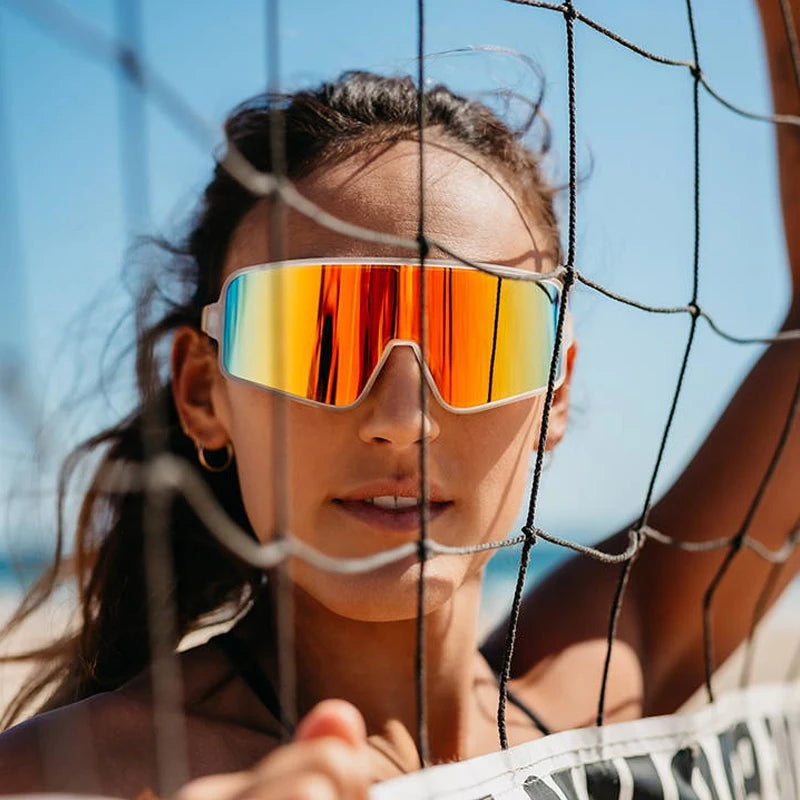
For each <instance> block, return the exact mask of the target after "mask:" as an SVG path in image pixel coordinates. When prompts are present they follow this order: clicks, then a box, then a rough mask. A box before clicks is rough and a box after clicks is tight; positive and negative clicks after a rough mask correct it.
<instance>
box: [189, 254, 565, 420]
mask: <svg viewBox="0 0 800 800" xmlns="http://www.w3.org/2000/svg"><path fill="white" fill-rule="evenodd" d="M420 263H421V262H420V260H419V259H418V258H417V259H414V258H407V259H397V258H371V257H367V256H361V257H358V258H301V259H290V260H285V261H274V262H269V263H265V264H253V265H252V266H248V267H242V268H241V269H237V270H235V271H234V272H232V273H231V274H230V275H228V277H227V278H226V279H225V282H224V283H223V284H222V288H221V289H220V293H219V299H218V300H217V301H216V302H214V303H209V304H208V305H206V306H203V309H202V312H201V317H200V330H201V331H202V332H203V333H205V334H206V335H207V336H208V337H209V338H210V339H213V340H214V341H216V342H217V344H218V347H217V361H218V364H219V370H220V372H221V373H222V374H223V375H224V376H225V377H226V378H227V379H228V380H231V381H235V382H238V383H244V384H246V385H247V386H254V387H256V388H258V389H261V390H262V391H265V392H272V393H274V394H277V395H280V396H281V397H286V398H288V399H290V400H295V401H297V402H298V403H303V404H305V405H309V406H313V407H314V408H325V409H329V410H331V411H349V410H350V409H353V408H356V407H357V406H358V405H360V404H361V403H362V402H363V401H364V399H365V398H366V397H367V396H368V395H369V392H370V390H371V389H372V386H373V385H374V383H375V381H376V380H377V379H378V375H380V372H381V369H382V368H383V365H384V364H385V363H386V361H387V360H388V358H389V355H390V353H391V351H392V350H393V349H394V348H395V347H400V346H402V347H410V348H411V350H412V351H413V352H414V355H415V356H416V359H417V363H418V364H419V366H420V372H421V373H422V375H423V376H424V378H425V381H426V383H427V384H428V388H429V389H430V391H431V394H432V395H433V396H434V397H435V398H436V401H437V403H439V405H440V406H442V408H444V409H445V410H446V411H449V412H451V413H453V414H474V413H476V412H478V411H486V410H488V409H490V408H497V407H499V406H504V405H507V404H508V403H516V402H518V401H520V400H526V399H528V398H531V397H537V396H538V395H542V394H545V393H546V391H547V386H543V387H541V388H539V389H534V390H532V391H530V392H525V393H524V394H519V395H514V396H513V397H504V398H503V399H501V400H492V401H491V402H488V403H481V404H480V405H477V406H469V407H468V408H460V407H457V406H452V405H450V404H449V403H446V402H445V401H444V399H443V398H442V396H441V394H440V393H439V389H438V387H437V386H436V381H435V380H434V378H433V375H432V374H431V371H430V369H429V367H428V365H427V364H426V363H425V360H424V359H423V357H422V348H421V347H420V345H419V343H418V342H415V341H414V340H412V339H391V340H389V341H388V342H387V343H386V346H385V347H384V349H383V353H382V354H381V357H380V359H379V360H378V362H377V363H376V364H375V367H374V368H373V370H372V372H371V373H370V376H369V378H368V380H367V382H366V383H365V384H364V388H363V389H362V390H361V392H360V393H359V395H358V397H357V398H356V399H355V400H354V401H353V402H352V403H348V404H346V405H332V404H330V403H323V402H321V401H319V400H310V399H309V398H307V397H301V396H300V395H296V394H292V393H291V392H285V391H283V390H282V389H274V388H272V387H270V386H264V385H263V384H262V383H257V382H256V381H251V380H248V379H247V378H241V377H239V376H238V375H234V374H232V373H231V372H229V371H228V369H227V368H226V367H225V364H224V360H223V345H222V326H223V320H224V319H225V298H226V295H227V291H228V287H229V286H230V284H231V283H232V282H233V281H234V280H236V278H238V277H239V276H241V275H243V274H245V273H247V272H262V271H265V270H268V269H278V268H287V267H299V266H309V265H316V266H335V265H337V264H342V265H347V264H361V265H375V266H395V267H397V266H409V267H414V266H416V267H418V266H420ZM424 264H425V265H426V266H432V267H450V268H455V269H467V270H472V271H476V272H487V273H490V274H492V275H496V276H497V277H500V278H510V279H511V280H523V281H530V282H533V283H545V284H548V285H550V286H554V287H555V288H556V289H557V290H558V300H557V301H556V302H559V303H560V302H561V301H562V300H563V297H564V289H563V287H564V284H563V281H562V280H561V279H560V275H561V274H562V271H561V270H560V269H559V270H555V271H554V272H552V273H540V272H530V271H527V270H522V269H517V268H514V267H506V266H500V265H497V264H484V263H478V265H477V266H471V265H469V264H461V263H459V262H457V261H447V260H443V259H427V258H426V259H425V261H424ZM529 276H530V277H529ZM564 333H565V335H564V338H563V340H562V352H561V353H560V354H559V357H560V359H561V369H560V374H559V375H558V377H557V378H556V381H555V385H554V389H557V388H559V387H560V386H561V384H563V383H564V380H565V379H566V374H567V367H566V358H565V357H564V356H565V354H566V351H567V350H568V349H569V346H570V344H571V343H572V338H573V337H572V320H571V315H570V313H569V311H567V318H566V319H565V332H564Z"/></svg>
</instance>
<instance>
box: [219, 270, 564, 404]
mask: <svg viewBox="0 0 800 800" xmlns="http://www.w3.org/2000/svg"><path fill="white" fill-rule="evenodd" d="M422 274H423V270H422V269H421V268H420V267H419V265H399V264H393V265H385V264H379V265H372V264H297V265H284V266H278V267H264V268H257V269H252V270H246V271H243V272H241V273H240V274H238V275H236V276H235V277H234V278H233V280H232V281H231V282H230V283H229V284H228V287H227V290H226V293H225V298H224V305H225V308H224V327H223V337H222V363H223V366H224V368H225V369H226V371H227V372H228V373H229V374H231V375H233V376H235V377H238V378H242V379H244V380H247V381H250V382H252V383H256V384H258V385H260V386H264V387H266V388H270V389H276V390H278V391H281V392H285V393H287V394H290V395H294V396H295V397H298V398H304V399H307V400H314V401H316V402H319V403H324V404H326V405H333V406H344V405H350V404H351V403H353V402H355V401H356V400H357V399H358V398H359V396H360V395H361V393H362V392H363V390H364V388H365V387H366V385H367V383H368V381H369V380H370V377H371V376H372V374H373V372H374V371H375V367H376V366H377V365H378V363H379V362H380V359H381V357H382V356H383V354H384V352H385V350H386V347H387V345H388V344H389V343H390V342H392V341H394V340H401V341H409V342H416V343H419V341H420V313H419V289H420V286H419V281H420V278H421V276H422ZM424 275H425V282H426V284H425V289H426V309H425V313H426V315H427V330H428V340H427V347H426V357H425V361H426V363H427V366H428V369H429V370H430V373H431V376H432V378H433V381H434V383H435V385H436V389H437V390H438V393H439V395H440V397H441V399H442V400H443V401H444V402H445V403H446V404H448V405H450V406H453V407H454V408H459V409H467V408H472V407H475V406H480V405H483V404H485V403H489V402H495V401H498V400H505V399H510V398H513V397H516V396H519V395H523V394H528V393H531V392H534V391H537V390H540V389H542V388H543V387H544V386H546V384H547V376H548V372H549V368H550V358H551V355H552V352H553V341H554V333H555V321H556V317H557V312H558V297H559V290H558V288H557V286H556V285H554V284H552V283H534V282H528V281H518V280H513V279H510V278H498V277H496V276H494V275H488V274H486V273H483V272H481V271H479V270H477V269H473V268H468V267H446V266H434V265H426V266H425V269H424Z"/></svg>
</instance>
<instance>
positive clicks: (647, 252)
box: [0, 0, 788, 548]
mask: <svg viewBox="0 0 800 800" xmlns="http://www.w3.org/2000/svg"><path fill="white" fill-rule="evenodd" d="M20 5H24V4H23V3H21V4H20ZM65 5H67V6H68V7H69V8H70V9H71V10H72V11H73V12H74V14H76V15H77V16H79V17H80V18H82V19H84V20H86V21H87V22H89V23H91V24H93V25H95V26H97V27H98V28H99V29H100V30H102V31H105V32H106V33H109V34H111V33H113V32H114V30H115V21H114V5H115V4H114V3H113V2H111V0H73V2H71V3H65ZM577 5H578V6H579V7H580V8H581V10H583V11H584V12H585V13H587V14H588V15H590V16H592V17H594V18H596V19H598V21H600V22H602V23H603V24H605V25H607V26H608V27H610V28H612V29H614V30H617V31H619V32H620V33H621V34H623V35H624V36H626V37H628V38H630V39H632V40H634V41H636V42H637V43H639V44H641V45H642V46H644V47H646V48H648V49H651V50H654V51H656V52H658V53H662V54H665V55H670V56H672V57H676V58H690V56H691V47H690V40H689V34H688V26H687V21H686V12H685V4H684V3H683V2H679V1H678V0H675V2H673V3H669V4H667V3H658V4H652V3H636V2H633V0H627V2H622V1H621V0H610V1H609V0H607V1H606V2H604V3H599V2H595V1H592V2H588V1H587V2H582V3H578V4H577ZM696 5H697V8H696V24H697V30H698V36H699V41H700V58H701V63H702V65H703V68H704V70H705V72H706V74H707V76H708V77H709V80H710V81H711V83H712V84H713V85H714V86H715V88H717V89H718V90H719V91H720V92H721V93H722V94H724V95H725V96H726V97H729V98H730V99H731V100H733V101H735V102H737V103H739V104H740V105H743V106H745V107H748V108H751V109H753V110H758V111H766V110H768V109H769V95H768V86H767V82H766V76H765V65H764V63H763V53H762V45H761V40H760V33H759V30H758V27H757V19H756V14H755V8H754V6H753V5H751V3H750V2H749V0H725V1H724V2H723V0H706V2H703V3H697V4H696ZM263 6H264V4H263V3H262V2H255V1H254V0H253V1H251V0H237V2H228V3H221V2H219V0H170V1H169V2H162V1H161V0H143V2H142V14H143V36H142V41H143V56H144V58H145V59H146V60H147V61H148V62H149V63H150V64H151V65H152V67H153V68H154V69H155V70H156V71H158V72H159V73H160V74H161V75H163V76H164V77H165V78H166V79H167V80H168V81H169V82H170V83H171V84H173V85H174V86H175V87H176V88H177V89H178V90H179V92H180V93H181V95H182V96H183V97H184V98H185V100H186V101H187V102H188V103H189V104H190V105H191V106H192V107H193V108H194V109H195V110H196V111H197V112H198V113H200V114H201V115H202V116H204V117H205V118H207V119H208V120H209V121H210V122H211V123H212V124H215V125H219V124H220V123H221V121H222V120H223V119H224V116H225V114H226V112H227V111H228V110H229V109H230V108H231V107H232V106H234V105H235V104H236V103H237V102H239V101H240V100H242V99H244V98H245V97H247V96H249V95H251V94H253V93H255V92H257V91H259V90H261V89H263V88H264V87H265V84H266V74H265V71H266V67H265V64H266V53H265V35H264V13H263ZM415 7H416V3H415V2H414V0H392V2H375V0H341V1H340V2H334V3H319V2H310V0H291V2H284V3H283V4H282V9H281V18H280V21H281V26H280V28H281V35H280V50H281V78H282V85H283V86H284V87H285V88H288V89H292V88H297V87H300V86H304V85H308V84H309V83H314V82H318V81H320V80H322V79H326V78H330V77H332V76H335V75H336V74H337V73H339V72H340V71H342V70H343V69H347V68H367V69H372V70H376V71H379V72H413V71H414V70H415V62H414V53H415V48H416V40H415ZM485 45H490V46H498V47H502V48H511V49H514V50H517V51H520V52H522V53H524V54H525V55H527V56H530V57H531V58H533V59H534V60H535V61H536V62H537V63H538V64H539V65H540V67H541V70H542V72H543V74H544V79H545V83H546V90H547V100H546V104H545V112H546V114H547V116H548V118H549V120H550V123H551V125H552V128H553V136H554V138H553V143H554V146H553V152H552V157H551V158H550V161H549V162H548V170H549V174H550V175H551V176H552V177H553V179H554V180H556V181H558V182H563V181H565V179H566V174H567V172H566V156H567V145H566V130H567V117H566V112H565V96H566V72H565V56H564V52H565V51H564V23H563V19H562V18H561V17H560V16H559V15H557V14H554V13H552V12H548V11H544V10H538V9H532V8H526V7H522V6H518V5H512V4H510V3H507V2H503V0H429V2H428V3H427V42H426V50H427V52H429V53H441V52H442V51H448V50H452V49H455V48H465V47H470V46H485ZM576 50H577V85H578V96H577V106H578V125H579V129H578V146H579V160H580V168H581V172H582V174H584V175H585V176H586V177H585V180H584V182H583V183H582V186H581V190H580V195H579V205H578V248H577V265H578V267H579V269H580V270H581V271H583V272H584V273H586V274H587V275H589V276H591V277H593V278H594V279H595V280H598V281H600V282H601V283H603V284H605V285H608V286H609V287H610V288H613V289H615V290H617V291H619V292H621V293H623V294H626V295H629V296H632V297H635V298H638V299H641V300H644V301H647V302H652V303H656V304H662V305H675V304H683V303H685V302H687V301H688V299H689V296H690V291H691V263H692V262H691V254H692V230H693V219H692V161H691V154H692V115H691V109H692V106H691V99H692V80H691V77H690V75H689V73H688V71H686V70H685V69H679V68H674V67H664V66H661V65H657V64H653V63H649V62H647V61H645V60H643V59H642V58H640V57H638V56H636V55H634V54H632V53H630V52H628V51H625V50H623V49H622V48H620V47H619V46H618V45H616V44H614V43H612V42H610V41H608V40H607V39H605V38H604V37H602V36H601V35H600V34H598V33H596V32H594V31H592V30H590V29H588V28H585V27H584V26H582V25H577V26H576ZM428 73H429V75H430V76H431V78H432V79H433V80H444V81H446V82H448V83H450V84H452V85H453V86H454V87H455V88H456V89H458V90H460V91H464V92H468V93H476V92H480V91H483V90H490V89H497V88H502V87H505V86H511V87H513V88H514V89H515V90H517V91H520V92H523V93H526V94H529V95H535V94H536V92H537V90H538V86H537V84H536V82H535V80H533V79H532V77H531V76H530V75H529V74H528V73H526V72H525V70H524V69H522V68H521V66H520V64H519V62H518V61H516V60H514V59H511V58H508V57H505V56H502V55H498V54H490V53H485V52H483V53H482V52H479V53H473V54H471V55H450V56H438V57H435V58H431V59H430V62H429V64H428ZM121 85H122V82H121V80H120V77H119V75H118V73H117V72H115V70H114V69H113V68H111V67H109V66H108V65H105V64H101V63H98V62H97V61H93V60H91V59H88V58H86V57H85V56H83V55H81V54H80V53H76V52H75V51H74V50H73V49H71V48H70V47H68V46H65V45H64V44H63V43H61V42H60V41H59V40H58V39H57V38H56V37H54V36H53V35H52V33H48V32H46V31H44V30H42V28H41V27H40V26H38V25H36V24H34V23H33V22H31V21H30V20H29V19H28V18H27V17H26V16H25V15H24V14H22V13H20V11H19V10H18V6H17V4H15V3H12V2H9V1H8V0H6V1H5V2H3V1H2V0H0V237H2V241H3V242H4V245H3V249H2V252H3V255H2V257H0V258H2V261H0V264H1V266H0V274H2V278H3V287H4V290H3V293H2V298H0V313H2V317H3V325H2V331H3V332H2V334H0V347H2V348H4V352H6V353H11V355H12V358H13V359H14V360H15V361H16V363H19V364H23V365H24V366H25V369H26V374H25V385H26V386H27V390H26V391H27V395H26V396H25V397H24V398H23V399H22V400H21V401H20V402H19V404H18V406H19V408H18V410H17V411H12V410H11V406H10V404H9V402H8V400H7V399H6V400H2V399H0V436H2V442H3V445H2V447H1V448H0V481H2V485H3V486H5V487H7V488H8V489H11V490H12V491H13V490H15V488H18V487H21V488H19V489H18V490H19V492H21V491H23V490H24V489H25V487H29V486H30V482H31V475H32V474H33V475H35V476H36V480H37V481H38V484H39V485H40V486H41V487H42V488H44V489H45V491H46V490H47V489H48V487H51V486H52V485H53V472H52V466H51V465H52V463H54V462H53V461H50V462H45V463H44V464H43V465H42V466H40V467H37V466H35V465H33V464H32V455H31V454H32V452H33V445H32V441H31V432H30V431H31V430H32V429H34V428H36V427H37V426H39V425H40V424H42V422H43V421H44V422H45V423H46V427H45V429H44V434H43V435H41V436H40V441H41V442H43V443H44V444H45V445H47V447H48V449H49V452H50V453H51V454H52V456H53V457H55V456H57V455H58V454H59V453H61V452H63V450H64V448H65V447H66V445H67V444H69V443H70V442H74V441H76V439H77V438H78V437H79V436H80V435H82V434H88V433H91V432H93V431H94V430H96V429H97V427H98V426H99V425H100V424H102V423H104V422H109V421H111V420H113V419H114V418H115V416H116V415H117V414H119V413H120V412H121V411H123V410H124V409H125V408H126V406H127V403H128V401H129V399H130V379H129V378H128V377H127V376H126V374H125V371H124V370H123V371H122V373H121V375H120V381H119V384H118V385H117V384H112V385H111V386H110V387H108V389H107V391H106V392H105V394H103V393H99V392H97V391H95V392H91V391H90V392H89V393H90V400H89V402H87V403H82V404H72V405H71V406H70V407H69V408H68V409H65V403H69V401H70V400H72V399H74V397H75V395H76V394H77V393H80V392H81V391H89V390H90V389H91V387H92V386H93V385H95V384H93V381H96V377H97V372H98V362H99V357H100V353H101V352H102V349H103V344H104V342H105V340H106V338H107V335H108V333H109V332H110V330H111V328H112V327H113V325H114V323H115V322H116V321H117V319H118V318H119V316H120V314H121V313H123V312H124V310H125V308H126V301H127V296H126V284H125V281H123V280H122V279H121V270H122V266H123V263H124V262H125V252H126V248H127V247H128V245H129V243H130V234H131V231H130V230H129V225H128V224H127V223H126V217H125V211H124V200H123V191H122V186H121V174H122V173H121V152H120V116H119V96H120V91H121ZM122 91H129V89H123V90H122ZM700 110H701V136H702V140H701V152H702V165H703V172H702V183H701V192H702V194H701V211H702V239H701V266H700V271H701V278H700V302H701V304H702V305H703V306H704V307H705V308H706V309H707V310H708V311H709V312H710V313H712V315H713V316H714V317H715V318H716V319H717V320H718V321H719V323H720V324H721V325H723V326H724V327H726V328H728V329H730V330H731V331H732V332H738V333H740V334H743V335H758V334H768V333H769V332H771V331H773V330H774V329H775V328H776V326H777V325H779V324H780V321H781V319H782V317H783V314H784V312H785V308H786V304H787V299H788V270H787V268H786V266H785V254H784V249H783V241H782V230H781V221H780V214H779V207H778V203H777V190H776V178H775V165H774V150H773V132H772V130H771V128H770V126H769V125H766V124H763V123H758V122H751V121H747V120H743V119H741V118H739V117H736V116H734V115H733V114H731V113H730V112H729V111H727V110H726V109H724V108H722V107H721V106H719V104H717V103H716V101H714V100H713V99H712V98H710V97H709V96H708V95H706V94H703V95H702V96H701V109H700ZM145 113H146V139H145V149H146V152H147V156H148V159H147V169H146V172H145V174H144V175H143V176H141V177H142V179H143V183H144V184H146V185H147V186H148V198H147V205H148V207H149V221H144V220H142V221H139V222H137V224H136V225H135V230H134V231H133V233H136V234H146V233H156V234H163V235H166V236H168V237H173V238H174V237H176V236H178V235H179V234H180V232H181V230H182V224H183V221H184V220H185V219H186V216H187V215H188V214H189V213H190V212H191V209H192V208H193V205H194V203H195V200H196V198H197V195H198V193H199V192H200V191H201V190H202V187H203V185H204V182H205V180H206V179H207V178H208V176H209V174H210V170H211V166H212V161H211V154H210V151H209V149H208V148H207V147H204V146H199V145H198V144H197V143H196V142H194V141H192V140H190V139H188V138H187V137H186V136H185V135H184V134H183V133H182V132H181V130H180V129H179V128H178V127H177V126H176V125H175V124H174V122H173V121H172V120H171V119H169V118H168V117H167V116H165V114H164V113H163V112H162V111H161V110H159V109H158V108H156V107H154V106H153V104H152V103H149V102H148V103H147V104H146V106H145ZM130 270H133V271H132V272H131V271H130ZM129 274H130V275H133V276H134V277H135V269H134V268H133V267H131V268H129ZM573 307H574V310H575V314H576V329H577V335H578V339H579V342H580V354H579V362H578V367H577V374H576V379H575V386H574V391H573V398H574V411H573V416H572V420H571V428H570V431H569V433H568V435H567V437H566V438H565V440H564V442H563V443H562V445H561V446H560V447H559V449H558V451H557V452H556V453H555V457H554V458H553V461H552V464H551V466H550V467H549V468H548V471H547V473H546V476H545V480H544V485H543V495H542V501H541V504H540V514H539V516H538V521H539V523H540V524H541V525H542V526H544V527H546V528H548V529H550V530H553V531H554V532H556V533H561V534H564V535H570V536H576V537H579V538H582V539H592V538H596V537H598V536H600V535H603V534H605V533H608V532H610V531H611V530H613V529H616V527H618V526H620V525H622V524H624V523H626V522H627V521H629V520H630V519H632V518H633V517H635V516H637V514H638V512H639V511H640V508H641V503H642V500H643V497H644V493H645V490H646V487H647V483H648V480H649V476H650V473H651V471H652V468H653V464H654V461H655V455H656V452H657V448H658V444H659V439H660V435H661V430H662V428H663V425H664V421H665V419H666V414H667V411H668V408H669V403H670V400H671V392H672V389H673V387H674V384H675V380H676V376H677V371H678V367H679V365H680V360H681V356H682V351H683V347H684V343H685V339H686V336H687V334H688V326H689V321H688V318H686V317H684V316H676V317H662V316H650V315H646V314H645V313H644V312H641V311H637V310H634V309H629V308H625V307H623V306H620V305H618V304H615V303H613V302H611V301H609V300H607V299H605V298H603V297H600V296H599V295H597V294H595V293H593V292H591V291H590V290H588V289H585V288H579V289H578V290H577V292H576V293H575V296H574V304H573ZM126 330H127V329H126V328H125V327H124V326H123V328H122V338H121V339H119V340H118V341H119V342H120V343H123V344H124V334H125V332H126ZM758 352H759V350H758V348H757V347H752V346H747V347H738V346H736V345H732V344H729V343H727V342H724V341H721V340H719V339H718V338H717V337H715V336H714V335H713V334H712V333H711V332H710V331H709V330H708V328H707V327H706V326H705V325H702V324H701V325H700V327H699V331H698V336H697V339H696V345H695V348H694V351H693V353H692V357H691V360H690V364H689V371H688V374H687V378H686V383H685V387H684V392H683V394H682V398H681V401H680V404H679V407H678V412H677V416H676V419H675V424H674V429H673V433H672V436H671V438H670V442H669V445H668V447H667V451H666V454H665V459H664V463H663V467H662V470H661V477H660V480H659V482H658V484H657V490H658V492H659V493H660V492H661V491H663V490H664V489H665V488H666V487H667V486H668V485H669V484H670V482H671V481H672V480H674V478H675V477H676V476H677V474H678V473H679V471H680V469H681V468H682V466H683V465H684V464H685V463H686V461H687V460H688V458H689V457H690V456H691V454H692V453H693V452H694V449H695V448H696V447H697V445H698V444H699V443H700V442H701V441H702V438H703V436H704V435H705V433H706V432H707V431H708V429H709V427H710V426H711V425H712V424H713V421H714V420H715V419H716V417H717V415H718V414H719V412H720V411H721V409H722V408H723V407H724V405H725V403H726V402H727V400H728V399H729V397H730V395H731V394H732V392H733V391H734V389H735V387H736V386H737V385H738V383H739V382H740V380H741V378H742V377H743V375H744V374H745V372H746V370H747V369H748V367H749V366H750V365H751V364H752V362H753V361H754V359H755V358H756V357H757V356H758ZM49 510H50V503H49V498H46V499H45V500H44V501H42V503H40V504H38V505H37V506H36V513H35V514H34V515H33V516H30V515H26V516H25V523H24V524H25V527H26V529H28V528H30V527H36V526H37V525H42V526H44V527H47V520H48V514H49ZM3 515H4V516H3V518H2V519H3V523H2V527H4V528H6V529H7V530H9V531H12V532H13V531H18V530H19V529H20V526H21V525H22V523H21V521H20V519H19V518H18V512H13V511H12V512H8V513H7V512H6V511H5V510H4V511H3ZM39 515H41V516H39ZM1 547H2V543H1V542H0V548H1Z"/></svg>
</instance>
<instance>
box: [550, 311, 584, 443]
mask: <svg viewBox="0 0 800 800" xmlns="http://www.w3.org/2000/svg"><path fill="white" fill-rule="evenodd" d="M571 327H572V326H570V334H571ZM577 355H578V342H577V340H576V339H575V338H574V336H573V335H570V339H569V345H568V346H567V351H566V362H567V364H566V367H567V370H566V375H565V376H564V381H563V383H562V384H561V386H559V387H558V389H556V391H555V394H554V395H553V404H552V406H551V407H550V417H549V422H548V425H547V444H546V445H545V450H552V449H553V448H554V447H555V446H556V445H557V444H558V443H559V442H560V441H561V439H562V438H563V436H564V433H565V432H566V430H567V420H568V417H569V391H570V386H571V384H572V370H573V369H574V367H575V358H576V356H577Z"/></svg>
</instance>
